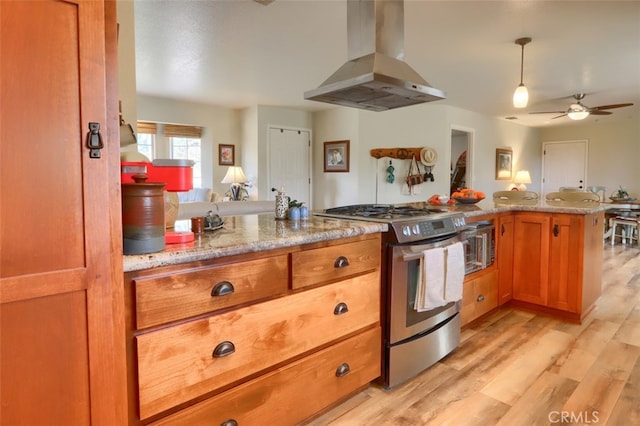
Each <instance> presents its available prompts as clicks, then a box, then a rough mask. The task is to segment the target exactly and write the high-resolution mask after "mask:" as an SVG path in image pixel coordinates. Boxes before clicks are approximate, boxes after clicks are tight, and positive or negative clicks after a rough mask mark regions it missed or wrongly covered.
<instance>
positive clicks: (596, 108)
mask: <svg viewBox="0 0 640 426" xmlns="http://www.w3.org/2000/svg"><path fill="white" fill-rule="evenodd" d="M632 105H633V104H613V105H600V106H597V107H593V108H591V110H592V111H594V110H595V111H602V110H603V109H614V108H622V107H628V106H632Z"/></svg>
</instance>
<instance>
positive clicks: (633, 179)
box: [541, 110, 640, 198]
mask: <svg viewBox="0 0 640 426" xmlns="http://www.w3.org/2000/svg"><path fill="white" fill-rule="evenodd" d="M613 113H614V114H619V115H620V119H617V120H616V121H615V122H611V123H609V124H603V123H600V122H598V121H596V120H592V118H591V117H589V118H587V119H586V120H585V122H584V124H582V123H580V124H573V123H572V124H570V125H566V126H561V127H550V128H547V129H543V130H542V131H541V141H542V142H552V141H568V140H578V139H586V140H588V141H589V142H588V143H589V157H588V160H587V185H588V186H606V187H607V196H609V195H611V194H612V193H614V192H615V191H616V190H617V189H618V186H619V185H622V186H623V187H625V188H626V189H627V190H628V191H629V195H630V196H631V197H634V198H640V166H639V165H640V113H638V114H636V115H635V116H634V115H628V116H625V115H624V114H625V113H624V111H622V110H619V111H613Z"/></svg>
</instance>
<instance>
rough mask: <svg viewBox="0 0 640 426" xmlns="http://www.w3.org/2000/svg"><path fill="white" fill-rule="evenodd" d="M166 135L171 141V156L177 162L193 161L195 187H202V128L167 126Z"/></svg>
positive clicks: (165, 128) (165, 127)
mask: <svg viewBox="0 0 640 426" xmlns="http://www.w3.org/2000/svg"><path fill="white" fill-rule="evenodd" d="M164 135H165V136H166V137H167V138H168V139H169V156H170V158H172V159H176V160H193V161H194V163H195V164H194V165H193V187H194V188H201V187H202V144H201V135H202V128H200V127H194V126H180V125H175V124H165V126H164Z"/></svg>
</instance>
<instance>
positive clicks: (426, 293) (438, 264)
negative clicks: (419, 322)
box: [413, 247, 447, 312]
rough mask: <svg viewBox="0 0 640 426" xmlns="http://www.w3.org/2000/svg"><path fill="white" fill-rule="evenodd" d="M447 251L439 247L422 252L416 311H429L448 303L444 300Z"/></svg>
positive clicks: (415, 302) (415, 303)
mask: <svg viewBox="0 0 640 426" xmlns="http://www.w3.org/2000/svg"><path fill="white" fill-rule="evenodd" d="M445 276H446V275H445V249H444V248H442V247H437V248H433V249H429V250H425V251H423V252H422V256H421V257H420V266H419V268H418V277H417V288H416V299H415V301H414V305H413V307H414V309H415V310H416V311H418V312H424V311H428V310H431V309H434V308H437V307H439V306H444V305H446V304H447V302H446V301H445V299H444V284H445V283H444V281H445Z"/></svg>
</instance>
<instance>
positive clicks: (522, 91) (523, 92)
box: [513, 83, 529, 108]
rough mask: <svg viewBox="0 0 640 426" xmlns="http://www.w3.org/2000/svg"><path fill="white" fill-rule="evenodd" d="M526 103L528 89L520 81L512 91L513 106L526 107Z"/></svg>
mask: <svg viewBox="0 0 640 426" xmlns="http://www.w3.org/2000/svg"><path fill="white" fill-rule="evenodd" d="M527 103H529V91H528V90H527V87H526V86H525V85H524V84H522V83H520V85H519V86H518V87H517V88H516V91H515V92H514V93H513V106H514V107H516V108H526V106H527Z"/></svg>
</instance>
